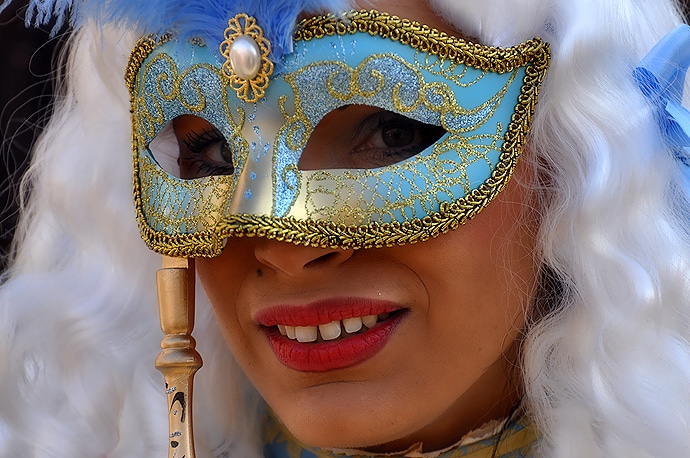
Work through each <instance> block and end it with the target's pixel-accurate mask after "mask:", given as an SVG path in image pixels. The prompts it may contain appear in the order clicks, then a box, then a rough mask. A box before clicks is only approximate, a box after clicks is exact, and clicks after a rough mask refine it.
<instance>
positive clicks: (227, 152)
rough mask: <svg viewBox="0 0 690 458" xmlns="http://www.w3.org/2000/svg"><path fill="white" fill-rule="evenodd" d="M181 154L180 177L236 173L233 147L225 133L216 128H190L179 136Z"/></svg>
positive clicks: (179, 162)
mask: <svg viewBox="0 0 690 458" xmlns="http://www.w3.org/2000/svg"><path fill="white" fill-rule="evenodd" d="M178 141H179V144H180V155H179V158H178V160H177V163H178V165H179V166H180V177H181V178H186V179H192V178H202V177H207V176H211V175H232V174H233V173H235V166H234V164H233V156H234V152H233V149H232V148H231V147H230V145H229V144H228V141H227V140H226V139H225V137H224V136H223V134H222V133H221V132H220V131H219V130H218V129H216V128H214V127H212V126H210V127H203V128H201V129H200V130H190V131H188V132H186V133H185V135H184V136H182V137H178Z"/></svg>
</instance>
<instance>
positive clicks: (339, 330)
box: [278, 312, 390, 343]
mask: <svg viewBox="0 0 690 458" xmlns="http://www.w3.org/2000/svg"><path fill="white" fill-rule="evenodd" d="M388 317H390V313H388V312H385V313H382V314H381V315H366V316H363V317H358V316H355V317H352V318H345V319H344V320H335V321H331V322H330V323H326V324H320V325H318V326H290V325H285V324H279V325H278V331H279V332H280V334H281V335H284V336H287V337H288V338H289V339H292V340H297V341H298V342H302V343H307V342H316V341H317V340H320V341H328V340H335V339H337V338H339V337H340V336H342V335H343V330H344V331H345V335H347V334H356V333H358V332H359V331H361V330H362V328H366V329H371V328H373V327H374V326H376V323H378V322H379V321H385V320H387V319H388Z"/></svg>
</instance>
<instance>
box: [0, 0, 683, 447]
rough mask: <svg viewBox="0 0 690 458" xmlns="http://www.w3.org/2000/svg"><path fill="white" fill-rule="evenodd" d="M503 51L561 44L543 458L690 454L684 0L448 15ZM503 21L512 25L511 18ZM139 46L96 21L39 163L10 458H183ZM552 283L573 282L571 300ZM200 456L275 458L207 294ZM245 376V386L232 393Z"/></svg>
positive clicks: (542, 117) (532, 399)
mask: <svg viewBox="0 0 690 458" xmlns="http://www.w3.org/2000/svg"><path fill="white" fill-rule="evenodd" d="M431 4H432V6H433V7H434V8H435V9H436V10H437V11H438V12H439V14H440V15H441V16H443V17H445V18H446V19H447V21H448V22H449V23H451V24H453V25H454V26H455V27H456V28H458V29H459V30H461V31H463V32H464V33H465V34H466V35H470V36H473V37H476V38H477V39H479V40H480V41H481V42H483V43H486V44H492V45H501V46H506V45H513V44H516V43H518V42H521V41H524V40H525V39H528V38H531V37H533V36H541V37H543V38H544V39H545V40H547V41H548V42H549V43H550V45H551V50H552V65H551V68H550V70H549V73H548V75H547V79H546V81H545V82H544V86H543V89H542V93H541V97H540V102H539V104H538V106H537V113H536V115H535V118H534V123H533V127H532V131H531V134H530V138H529V143H528V154H526V155H525V159H526V160H528V161H530V163H531V164H532V165H533V166H534V167H536V168H537V170H538V172H539V176H540V182H539V185H538V187H537V189H536V193H537V195H539V196H540V205H541V229H540V253H539V255H540V259H541V260H542V262H543V265H544V266H545V267H544V272H545V273H549V275H546V274H545V278H551V279H552V280H553V279H555V280H553V281H551V283H552V284H553V285H557V287H552V288H551V293H552V297H551V298H550V300H549V301H548V302H549V303H550V305H551V307H550V308H549V309H548V310H544V311H543V313H542V315H541V316H539V317H538V319H537V318H535V319H534V322H533V323H531V325H530V329H529V331H528V333H527V336H526V339H525V345H524V349H523V353H524V365H523V366H524V367H523V377H524V383H525V403H526V405H527V406H528V408H529V413H530V415H531V416H532V417H533V419H534V421H535V422H536V424H537V426H538V429H539V430H540V431H541V433H542V434H543V440H542V441H541V445H540V449H539V451H538V454H539V456H549V457H551V456H554V457H571V456H572V457H626V458H631V457H632V458H634V457H669V458H677V457H682V456H690V430H689V427H688V425H690V389H689V387H690V342H689V340H690V305H689V298H690V266H689V265H688V264H689V262H690V227H689V226H690V224H689V223H688V214H689V210H688V208H689V205H688V202H689V200H690V199H689V193H690V184H689V183H688V182H687V179H686V178H684V176H683V174H682V173H681V171H680V167H679V165H678V164H677V162H676V161H675V160H674V159H673V157H672V155H671V154H670V152H669V151H668V149H667V147H666V146H665V145H664V143H663V139H662V137H661V135H660V133H659V128H658V127H657V125H656V123H655V122H654V115H653V111H652V107H651V106H650V105H649V104H648V102H647V101H646V100H645V99H644V98H643V96H642V94H641V93H640V92H639V90H638V89H637V87H636V85H635V83H634V80H633V78H632V70H633V68H634V66H635V65H636V64H637V63H638V62H639V61H640V59H641V58H642V57H643V56H644V55H645V54H646V53H647V52H648V51H649V49H650V48H651V47H652V46H653V45H654V44H655V43H656V42H657V41H658V40H659V39H660V38H661V37H662V36H663V35H664V34H665V33H666V32H668V31H669V30H670V29H672V28H673V27H674V26H675V25H676V24H678V23H680V22H681V18H680V14H679V13H678V11H677V6H676V5H675V4H673V3H671V1H667V0H654V1H652V0H521V1H517V0H484V1H482V2H479V1H476V0H431ZM497 12H500V13H497ZM135 38H136V37H134V36H132V35H131V34H129V33H126V32H123V31H121V30H117V29H114V28H109V27H103V28H100V27H96V26H93V25H87V26H84V27H83V28H82V29H81V30H79V31H77V32H76V33H75V35H74V37H73V38H72V40H71V46H70V58H69V61H68V68H67V74H68V76H69V80H68V83H69V84H68V85H67V86H66V87H65V88H64V89H63V91H62V94H61V95H60V96H59V98H58V100H57V102H56V108H55V112H54V115H53V118H52V120H51V122H50V124H49V126H48V128H47V130H46V132H45V133H44V134H43V136H42V138H41V140H40V141H39V143H38V144H37V145H36V147H35V151H34V157H33V163H32V166H31V170H30V172H29V175H28V177H27V183H29V184H30V187H31V199H30V200H29V202H28V204H27V205H26V206H25V208H24V212H23V218H22V221H21V224H20V227H19V229H18V242H17V251H16V258H15V260H14V262H13V266H12V267H11V269H10V270H9V271H8V273H7V274H6V275H5V282H4V285H3V286H2V289H1V290H0V314H1V315H0V361H1V362H2V364H1V365H0V387H2V390H0V456H1V457H64V456H70V457H100V456H108V457H132V456H142V457H143V456H146V457H149V456H164V454H165V453H166V452H165V448H166V447H167V440H166V437H167V433H168V431H167V415H166V411H165V406H166V402H165V393H164V391H163V389H162V379H161V376H160V374H159V373H158V372H157V371H156V370H155V368H154V365H153V362H154V359H155V357H156V354H157V353H158V344H159V342H160V339H161V333H160V330H159V328H158V324H157V322H158V318H157V305H156V297H155V288H154V281H155V280H154V278H155V271H156V270H157V268H158V263H159V257H158V256H157V255H155V254H154V253H152V252H150V251H149V250H148V249H147V248H146V246H145V245H144V243H143V242H142V241H141V239H140V237H139V232H138V229H137V226H136V221H135V218H134V207H133V203H132V197H131V173H132V171H131V155H130V154H129V153H128V152H129V151H130V149H131V147H130V133H129V132H130V128H131V123H130V115H129V105H128V95H127V91H126V89H125V87H124V84H123V79H122V75H123V74H124V69H125V67H126V64H127V59H128V55H129V52H130V50H131V49H132V48H133V46H134V42H135ZM553 285H551V286H553ZM197 291H198V293H197V296H198V298H197V303H198V312H197V329H196V332H195V335H196V337H197V342H198V348H199V351H200V353H201V354H202V356H203V357H204V361H205V367H204V369H203V370H201V371H200V372H199V374H198V375H197V379H196V386H197V388H198V389H197V390H196V400H195V413H196V415H195V421H196V433H197V435H196V445H197V449H198V454H199V456H241V457H252V456H256V457H259V456H261V455H262V454H261V448H260V441H259V438H258V424H259V420H258V418H257V415H260V414H261V408H262V407H261V401H260V400H259V398H258V396H257V394H256V393H255V392H254V390H253V388H252V387H251V385H250V384H249V383H248V382H247V380H246V379H245V378H244V375H243V374H242V372H241V370H240V369H239V368H238V366H237V364H236V363H235V362H234V360H233V359H232V357H231V356H230V354H229V352H228V351H226V349H225V344H224V341H223V339H222V337H221V335H220V332H219V330H218V328H217V326H216V324H215V320H214V317H213V313H212V310H211V308H210V306H209V305H208V301H207V299H206V298H205V296H204V294H203V291H202V290H201V288H197ZM229 380H233V381H234V383H229V382H228V381H229Z"/></svg>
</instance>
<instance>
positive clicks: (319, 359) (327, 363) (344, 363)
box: [265, 312, 405, 372]
mask: <svg viewBox="0 0 690 458" xmlns="http://www.w3.org/2000/svg"><path fill="white" fill-rule="evenodd" d="M404 315H405V313H403V312H398V313H396V314H395V315H393V316H391V317H390V318H388V319H387V320H385V321H382V322H380V323H378V324H377V325H376V326H374V327H373V328H371V329H369V330H367V331H365V332H363V333H361V334H356V335H353V336H349V337H345V338H344V339H340V340H337V341H334V342H317V343H302V342H298V341H296V340H292V339H289V338H287V337H285V336H283V335H282V334H280V332H279V331H278V329H277V328H276V327H275V326H272V327H270V328H265V331H266V334H267V336H268V342H269V344H270V346H271V349H272V350H273V353H275V355H276V357H277V358H278V360H279V361H280V362H281V363H283V364H284V365H285V366H287V367H289V368H290V369H294V370H296V371H301V372H327V371H332V370H336V369H344V368H346V367H350V366H354V365H357V364H360V363H362V362H364V361H366V360H367V359H369V358H371V357H372V356H374V355H375V354H376V353H378V352H379V351H380V350H381V349H383V347H384V346H385V345H386V343H388V339H389V338H390V336H391V334H393V331H394V330H395V328H396V327H397V326H398V324H400V322H401V321H402V319H403V317H404Z"/></svg>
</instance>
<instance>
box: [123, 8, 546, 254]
mask: <svg viewBox="0 0 690 458" xmlns="http://www.w3.org/2000/svg"><path fill="white" fill-rule="evenodd" d="M357 32H367V33H369V34H371V35H379V36H381V37H384V38H389V39H392V40H395V41H400V42H401V43H403V44H408V45H410V46H412V47H413V48H416V49H418V50H420V51H423V52H428V53H431V54H435V55H438V56H439V57H440V58H442V59H448V60H450V61H452V62H454V63H456V64H465V65H468V66H471V67H475V68H478V69H481V70H486V71H491V72H496V73H505V72H510V71H513V70H515V69H516V68H519V67H523V66H524V67H526V69H525V78H524V81H523V86H522V88H521V92H520V95H519V97H518V103H517V105H516V107H515V112H514V114H513V116H512V119H511V123H510V124H509V126H508V130H507V132H506V134H505V137H504V143H503V148H502V153H501V156H500V160H499V163H498V164H497V165H496V168H495V169H494V170H493V172H492V174H491V176H490V177H489V179H488V180H487V181H486V182H484V183H483V184H482V185H480V186H479V187H478V188H476V189H474V190H472V191H471V192H470V193H469V194H468V195H465V196H464V197H462V198H460V199H458V200H456V201H455V202H453V203H442V204H441V205H440V208H439V211H438V212H434V213H431V214H430V215H428V216H426V217H424V218H416V219H412V220H410V221H406V222H403V223H399V222H392V223H377V222H372V223H368V224H365V225H345V224H339V223H334V222H332V221H327V220H299V219H296V218H292V217H284V218H280V217H272V216H267V215H253V214H234V215H228V216H227V217H225V218H224V219H223V221H221V222H220V223H218V224H217V225H216V226H215V227H214V228H213V229H211V230H205V231H199V232H196V233H192V234H177V235H170V234H167V233H165V232H162V231H155V230H153V229H152V228H151V227H150V226H149V225H148V224H147V223H146V218H145V215H144V214H143V210H142V201H141V190H140V183H139V181H138V173H139V164H138V161H137V160H136V156H137V152H138V151H139V145H138V144H137V143H138V142H137V140H136V138H135V137H136V136H134V137H133V140H132V142H133V151H134V154H135V161H134V177H135V178H134V179H135V183H134V199H135V206H136V210H137V219H138V221H139V227H140V230H141V234H142V238H143V239H144V241H145V242H146V243H147V245H148V246H149V247H150V248H151V249H152V250H154V251H156V252H158V253H161V254H164V255H168V256H178V257H180V256H182V257H194V256H202V257H213V256H217V255H218V254H220V253H221V251H222V248H223V240H224V239H225V238H227V237H240V236H241V237H265V238H269V239H274V240H279V241H285V242H290V243H294V244H297V245H305V246H313V247H322V248H343V249H362V248H364V249H366V248H378V247H390V246H395V245H403V244H407V243H416V242H421V241H425V240H428V239H430V238H435V237H437V236H439V235H441V234H445V233H447V232H449V231H451V230H454V229H456V228H457V227H458V226H460V225H461V224H465V223H466V222H467V221H468V220H469V219H471V218H473V217H474V216H475V215H476V214H477V213H479V212H480V211H481V210H482V209H483V208H484V207H486V206H487V205H488V204H489V202H491V201H492V200H493V199H494V198H495V197H496V195H498V193H499V192H501V191H502V190H503V189H504V188H505V186H506V184H507V183H508V181H509V180H510V177H511V176H512V173H513V171H514V169H515V167H516V165H517V161H518V157H519V155H520V152H521V150H522V145H523V143H524V141H525V136H526V134H527V132H528V130H529V125H530V123H531V118H532V115H533V113H534V109H535V105H536V103H537V96H538V93H539V89H540V86H541V83H542V81H543V79H544V77H545V74H546V70H547V68H548V66H549V60H550V52H549V46H548V44H546V43H545V42H543V41H542V40H541V39H539V38H534V39H532V40H529V41H527V42H525V43H523V44H521V45H518V46H515V47H511V48H495V47H489V46H484V45H479V44H476V43H472V42H468V41H465V40H462V39H459V38H455V37H452V36H449V35H447V34H445V33H443V32H439V31H438V30H436V29H431V28H429V27H427V26H424V25H420V24H419V23H417V22H412V21H408V20H406V19H400V18H398V17H396V16H391V15H388V14H386V13H379V12H376V11H358V12H350V13H346V14H343V15H339V16H335V15H325V16H317V17H313V18H309V19H305V20H303V21H302V22H301V23H300V24H299V25H298V27H297V29H296V30H295V33H294V38H295V40H297V41H298V40H311V39H313V38H320V37H324V36H332V35H335V34H338V35H345V34H354V33H357ZM155 46H156V44H155V41H153V40H152V39H150V38H149V39H142V40H140V42H139V44H137V47H136V48H135V49H134V51H133V53H132V56H131V58H130V63H129V65H128V68H127V76H126V80H127V86H128V88H129V90H130V93H131V95H132V98H134V96H135V83H136V76H137V74H138V72H139V69H140V67H141V65H142V63H143V61H144V60H145V59H146V56H148V54H150V52H151V51H152V50H153V49H155Z"/></svg>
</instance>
